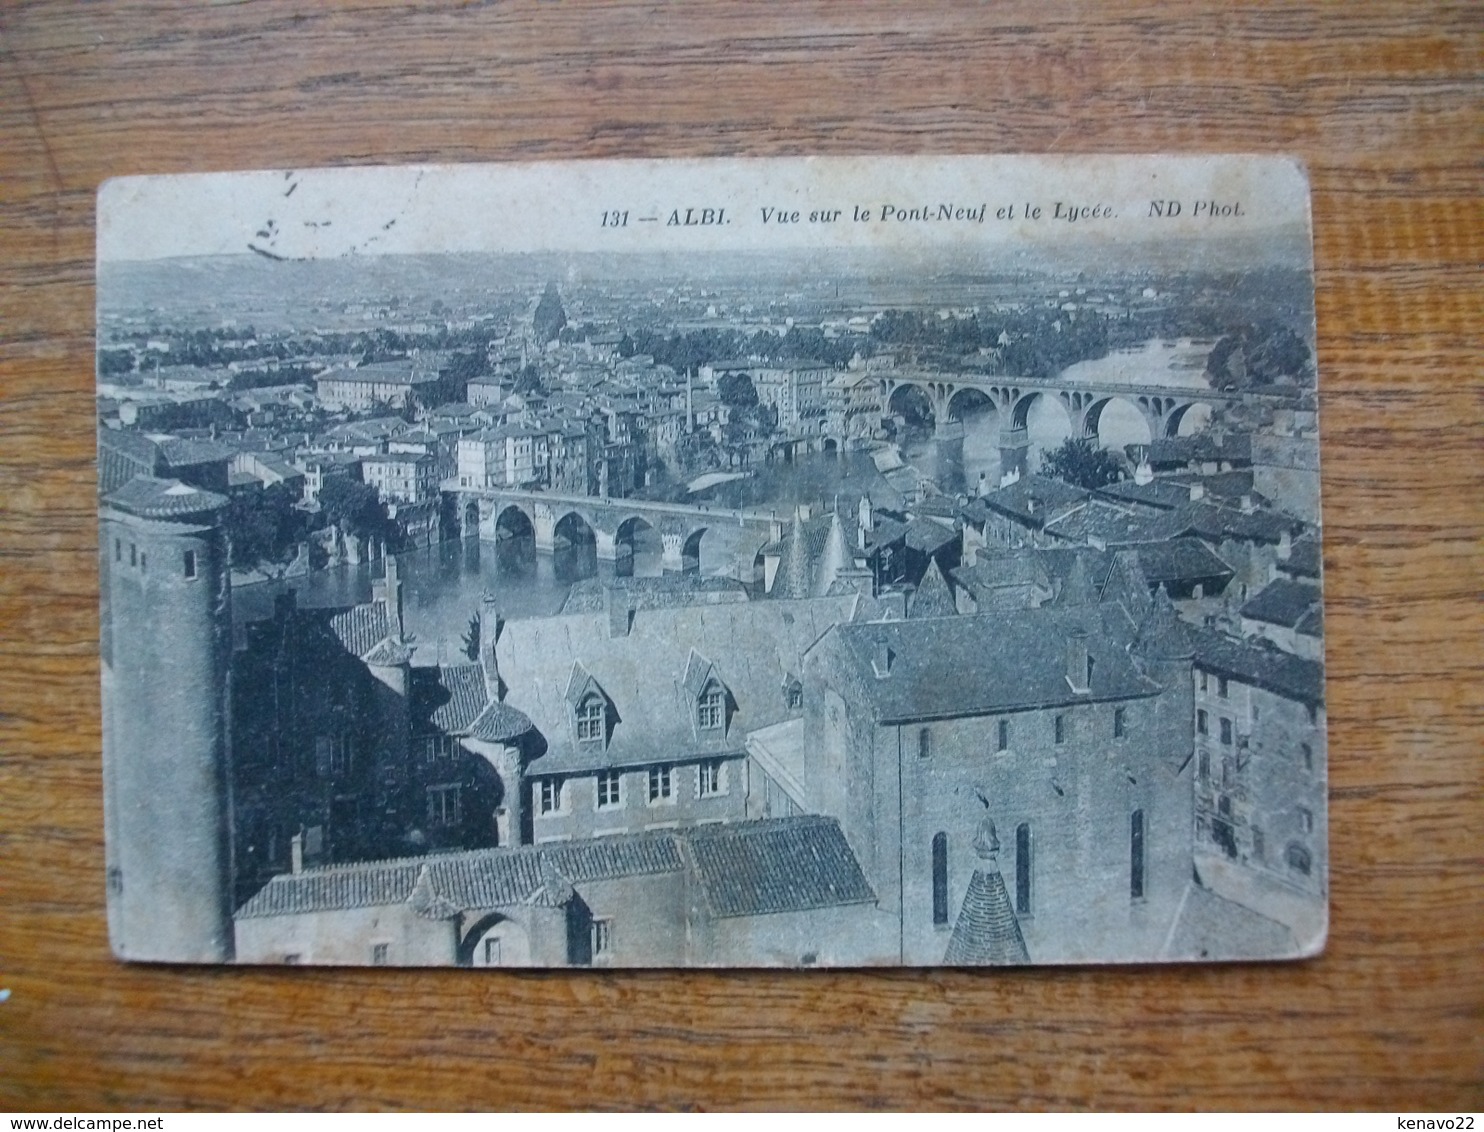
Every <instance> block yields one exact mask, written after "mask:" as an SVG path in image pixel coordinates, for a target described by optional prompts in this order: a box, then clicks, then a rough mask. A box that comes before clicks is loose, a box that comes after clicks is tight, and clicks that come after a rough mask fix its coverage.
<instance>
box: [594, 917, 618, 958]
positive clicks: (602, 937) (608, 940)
mask: <svg viewBox="0 0 1484 1132" xmlns="http://www.w3.org/2000/svg"><path fill="white" fill-rule="evenodd" d="M592 943H593V958H594V959H600V958H602V957H603V956H605V955H607V954H609V953H610V952H611V951H612V950H613V921H612V920H594V921H593V938H592Z"/></svg>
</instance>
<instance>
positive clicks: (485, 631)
mask: <svg viewBox="0 0 1484 1132" xmlns="http://www.w3.org/2000/svg"><path fill="white" fill-rule="evenodd" d="M499 640H500V611H499V609H498V608H496V606H495V595H494V594H492V593H489V592H486V593H485V594H484V596H483V597H482V598H481V599H480V602H479V667H480V668H481V669H482V670H483V671H484V691H485V695H486V696H488V697H489V700H490V702H491V703H493V702H495V701H496V700H499V699H501V698H502V697H501V694H500V693H501V689H500V658H499V653H498V652H496V646H497V645H498V644H499Z"/></svg>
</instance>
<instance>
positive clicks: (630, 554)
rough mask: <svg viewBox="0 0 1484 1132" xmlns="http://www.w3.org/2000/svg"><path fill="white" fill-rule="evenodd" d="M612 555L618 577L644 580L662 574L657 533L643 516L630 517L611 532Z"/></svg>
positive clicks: (660, 550) (652, 524) (658, 534)
mask: <svg viewBox="0 0 1484 1132" xmlns="http://www.w3.org/2000/svg"><path fill="white" fill-rule="evenodd" d="M613 551H614V560H615V562H617V563H618V573H619V574H620V575H623V576H629V575H633V576H635V577H646V576H654V575H657V574H658V573H660V572H661V564H660V556H661V554H662V548H661V542H660V532H659V529H658V527H656V525H655V524H654V523H652V522H651V521H650V520H649V519H646V518H645V517H644V516H643V515H630V516H628V517H627V518H625V519H624V520H623V521H622V522H620V523H619V524H618V526H617V527H616V528H615V529H614V532H613Z"/></svg>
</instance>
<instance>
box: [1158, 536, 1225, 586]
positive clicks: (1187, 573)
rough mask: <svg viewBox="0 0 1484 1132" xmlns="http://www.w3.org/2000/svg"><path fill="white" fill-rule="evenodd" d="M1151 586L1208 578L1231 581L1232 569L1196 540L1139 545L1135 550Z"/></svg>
mask: <svg viewBox="0 0 1484 1132" xmlns="http://www.w3.org/2000/svg"><path fill="white" fill-rule="evenodd" d="M1133 549H1134V550H1135V551H1137V553H1138V555H1139V565H1140V566H1141V567H1143V569H1144V576H1145V577H1146V578H1148V579H1149V583H1150V585H1158V584H1159V583H1160V582H1199V581H1202V580H1204V579H1208V578H1228V579H1229V578H1231V577H1232V574H1233V571H1232V568H1231V567H1230V566H1228V565H1227V564H1226V563H1225V562H1223V561H1222V560H1221V559H1220V558H1219V557H1217V556H1216V554H1214V553H1213V552H1212V551H1211V549H1210V548H1209V547H1207V546H1206V544H1205V543H1203V542H1201V540H1200V539H1197V538H1175V539H1169V540H1167V541H1164V542H1146V543H1140V544H1139V545H1137V546H1136V547H1134V548H1133Z"/></svg>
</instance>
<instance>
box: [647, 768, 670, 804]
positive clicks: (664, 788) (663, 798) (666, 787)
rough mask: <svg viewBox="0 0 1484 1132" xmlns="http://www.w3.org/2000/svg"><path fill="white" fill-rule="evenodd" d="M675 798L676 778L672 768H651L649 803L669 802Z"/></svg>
mask: <svg viewBox="0 0 1484 1132" xmlns="http://www.w3.org/2000/svg"><path fill="white" fill-rule="evenodd" d="M674 797H675V776H674V772H673V770H672V768H670V767H667V766H652V767H650V768H649V801H650V804H651V805H653V804H655V803H657V802H668V801H670V800H671V799H673V798H674Z"/></svg>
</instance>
